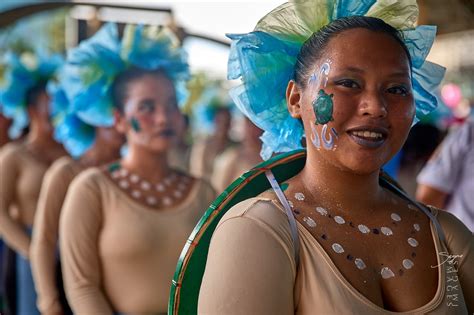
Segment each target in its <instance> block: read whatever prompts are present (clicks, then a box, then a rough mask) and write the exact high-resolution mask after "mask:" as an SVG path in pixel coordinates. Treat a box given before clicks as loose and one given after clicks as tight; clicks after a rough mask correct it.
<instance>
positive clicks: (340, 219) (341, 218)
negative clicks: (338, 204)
mask: <svg viewBox="0 0 474 315" xmlns="http://www.w3.org/2000/svg"><path fill="white" fill-rule="evenodd" d="M334 221H336V223H337V224H344V223H346V220H344V218H343V217H341V216H338V215H336V216H335V217H334Z"/></svg>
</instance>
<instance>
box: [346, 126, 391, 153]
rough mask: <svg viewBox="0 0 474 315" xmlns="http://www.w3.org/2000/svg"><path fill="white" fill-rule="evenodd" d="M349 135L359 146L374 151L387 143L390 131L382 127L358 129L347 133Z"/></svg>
mask: <svg viewBox="0 0 474 315" xmlns="http://www.w3.org/2000/svg"><path fill="white" fill-rule="evenodd" d="M347 134H348V135H349V136H350V138H351V139H352V140H353V141H354V142H355V143H357V144H358V145H361V146H363V147H367V148H371V149H374V148H379V147H380V146H382V145H383V144H384V143H385V140H386V139H387V136H388V131H387V129H385V128H380V127H358V128H353V129H351V130H349V131H347Z"/></svg>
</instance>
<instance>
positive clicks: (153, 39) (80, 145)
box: [53, 23, 189, 156]
mask: <svg viewBox="0 0 474 315" xmlns="http://www.w3.org/2000/svg"><path fill="white" fill-rule="evenodd" d="M186 60H187V56H186V55H185V53H184V51H183V50H182V49H181V47H180V45H179V42H178V40H177V38H176V37H175V35H174V34H173V33H172V32H171V31H170V30H169V29H167V28H159V27H155V26H149V27H145V26H142V25H138V26H135V25H127V26H126V27H125V30H124V35H123V38H122V39H120V38H119V33H118V28H117V25H116V24H114V23H108V24H105V25H104V26H103V27H102V28H101V29H100V30H99V31H98V32H97V33H96V34H95V35H94V36H92V37H91V38H89V39H87V40H85V41H83V42H82V43H81V44H80V45H79V46H78V47H76V48H74V49H71V50H70V51H69V52H68V56H67V63H66V65H65V67H64V69H63V71H62V73H61V76H60V80H59V81H60V82H59V86H58V87H56V88H55V90H56V92H55V93H53V95H55V96H56V97H53V99H56V101H57V102H58V104H60V103H61V102H67V103H68V106H66V107H65V108H67V111H66V112H64V113H63V115H62V118H61V119H60V120H59V121H57V123H56V131H55V136H56V138H57V139H58V140H59V141H61V142H62V143H63V144H64V145H65V147H66V149H68V151H69V152H70V153H71V155H73V156H80V155H82V154H83V153H84V152H85V151H86V150H87V149H88V148H89V147H90V146H91V145H92V143H93V142H94V138H95V132H94V129H95V127H110V126H112V125H113V122H114V118H113V111H114V104H113V103H112V95H111V86H112V83H113V82H114V80H115V78H116V77H117V75H118V74H120V73H121V72H122V71H125V70H126V69H127V68H129V67H131V66H134V67H139V68H142V69H145V70H157V69H162V70H163V71H165V72H166V73H167V75H168V76H169V77H170V78H171V79H172V80H173V81H174V83H175V87H176V92H177V96H178V101H180V99H182V98H184V97H185V96H184V95H185V92H184V91H185V89H184V88H183V87H184V84H185V81H186V80H187V79H188V76H189V70H188V64H187V61H186ZM59 107H61V105H59ZM63 107H64V106H63Z"/></svg>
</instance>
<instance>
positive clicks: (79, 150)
mask: <svg viewBox="0 0 474 315" xmlns="http://www.w3.org/2000/svg"><path fill="white" fill-rule="evenodd" d="M62 74H63V73H62V72H61V73H60V74H59V77H61V75H62ZM47 89H48V93H49V95H50V96H51V107H52V108H53V111H54V112H55V113H56V115H55V117H54V119H53V126H54V138H55V139H56V140H57V141H58V142H60V143H62V144H63V146H64V148H65V149H66V150H67V151H68V152H69V154H70V155H71V156H72V157H73V158H79V157H81V156H82V155H83V154H84V153H85V152H86V151H87V150H88V149H89V148H90V147H91V146H92V144H93V143H94V140H95V127H94V126H92V125H89V124H86V123H85V122H83V121H82V120H81V119H80V118H79V117H78V116H77V115H76V114H75V113H74V112H72V111H71V107H70V104H69V100H68V99H67V97H66V93H65V92H64V89H63V87H62V86H61V84H60V83H59V82H53V81H50V82H48V86H47Z"/></svg>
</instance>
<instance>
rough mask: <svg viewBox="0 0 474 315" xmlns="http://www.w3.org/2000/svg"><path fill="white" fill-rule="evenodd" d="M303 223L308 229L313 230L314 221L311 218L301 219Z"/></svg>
mask: <svg viewBox="0 0 474 315" xmlns="http://www.w3.org/2000/svg"><path fill="white" fill-rule="evenodd" d="M303 221H304V222H305V223H306V225H308V226H309V227H310V228H314V227H316V221H314V220H313V219H312V218H310V217H304V218H303Z"/></svg>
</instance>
